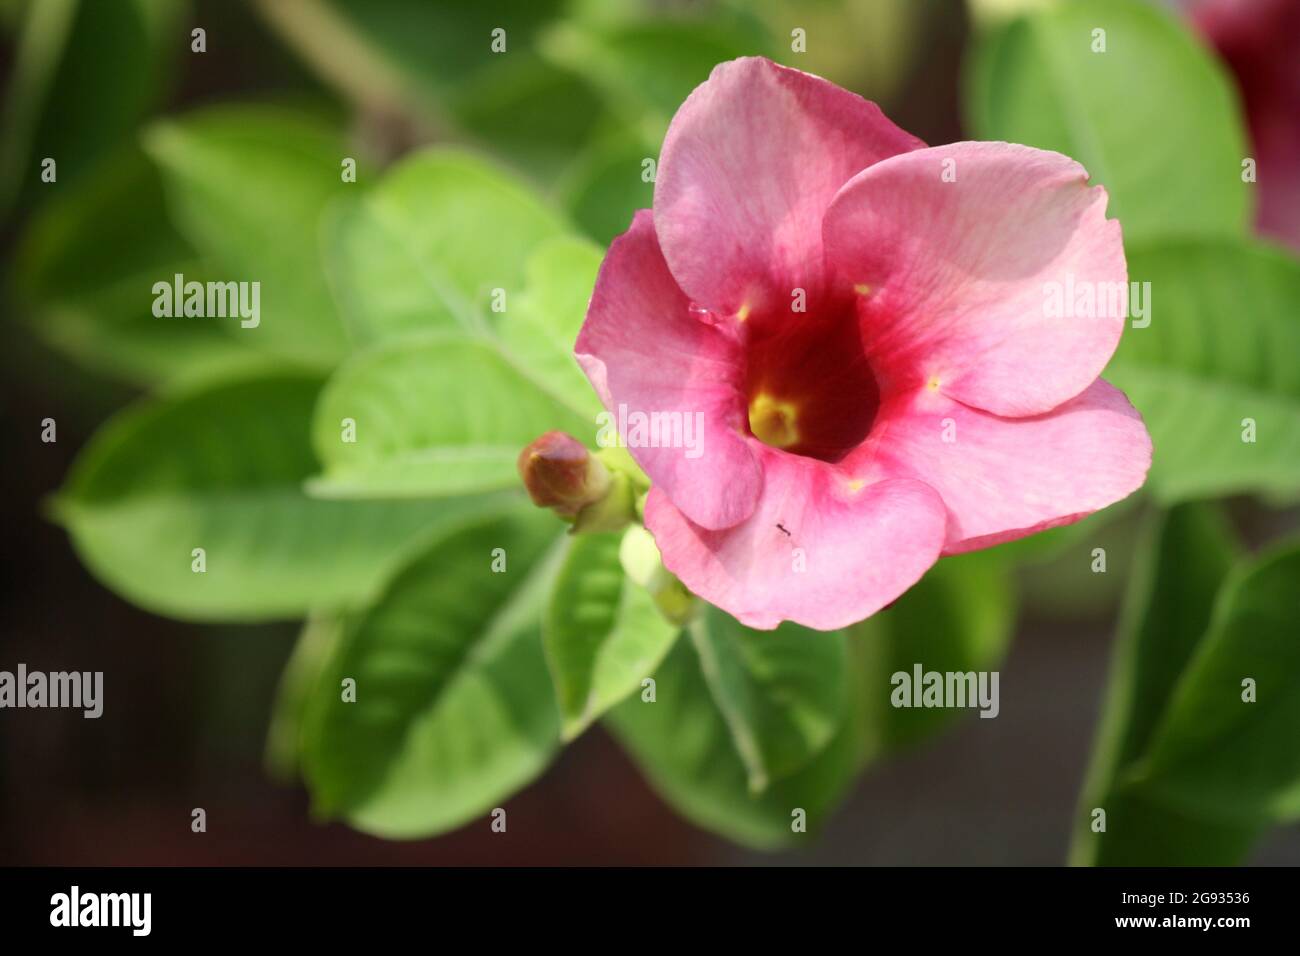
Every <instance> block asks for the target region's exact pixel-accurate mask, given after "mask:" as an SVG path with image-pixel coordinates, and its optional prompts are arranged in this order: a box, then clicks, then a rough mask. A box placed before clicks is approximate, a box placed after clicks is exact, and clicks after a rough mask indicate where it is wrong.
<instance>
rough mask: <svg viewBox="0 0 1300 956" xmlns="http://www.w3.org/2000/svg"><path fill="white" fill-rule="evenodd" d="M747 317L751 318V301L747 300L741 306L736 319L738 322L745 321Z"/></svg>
mask: <svg viewBox="0 0 1300 956" xmlns="http://www.w3.org/2000/svg"><path fill="white" fill-rule="evenodd" d="M747 318H749V303H748V302H746V303H745V304H744V305H742V306H741V307H740V311H739V312H737V313H736V320H737V321H738V322H744V321H745V320H746V319H747Z"/></svg>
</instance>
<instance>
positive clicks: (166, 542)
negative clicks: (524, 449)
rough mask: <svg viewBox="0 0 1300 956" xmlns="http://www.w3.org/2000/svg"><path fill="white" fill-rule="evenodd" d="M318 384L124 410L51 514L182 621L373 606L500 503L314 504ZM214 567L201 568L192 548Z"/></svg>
mask: <svg viewBox="0 0 1300 956" xmlns="http://www.w3.org/2000/svg"><path fill="white" fill-rule="evenodd" d="M319 388H320V383H319V381H318V380H316V379H314V378H311V377H297V376H292V375H283V374H281V375H276V376H267V377H263V378H253V379H247V380H234V381H230V382H223V383H222V384H219V385H214V386H211V387H208V388H205V389H203V390H201V391H195V392H186V393H183V394H175V395H171V396H168V397H167V398H165V399H162V400H157V401H152V402H148V403H145V404H143V405H140V406H138V407H135V408H131V409H128V410H127V411H125V412H122V413H121V414H120V415H118V416H117V417H116V418H114V419H112V420H111V421H110V422H109V423H108V425H106V426H105V427H104V428H103V429H102V430H101V431H100V432H99V433H98V434H97V435H96V436H95V438H94V439H93V440H92V441H91V443H90V444H89V445H88V446H87V448H86V449H85V450H84V451H82V453H81V455H80V457H79V458H78V460H77V462H76V464H75V466H74V467H73V470H72V474H71V475H70V477H69V478H68V481H67V484H66V485H65V487H64V488H63V490H62V491H60V493H59V495H58V497H57V499H56V501H55V503H54V513H55V515H56V517H57V518H58V519H59V520H60V521H61V522H62V523H63V524H64V525H65V526H66V527H67V529H68V532H69V534H70V535H71V537H72V542H73V544H74V545H75V547H76V549H77V551H78V553H79V554H80V556H81V559H82V560H83V561H84V562H85V564H86V566H87V567H89V568H90V570H91V571H92V572H93V573H94V574H95V575H96V576H97V577H98V578H99V579H100V580H101V581H103V582H104V583H105V584H106V585H107V586H108V587H110V588H112V589H113V590H114V591H117V592H118V593H119V594H121V595H123V596H124V597H126V598H128V599H130V600H132V601H134V602H135V603H136V604H139V605H140V606H142V607H144V608H147V609H149V610H151V611H155V612H157V613H160V614H167V615H171V616H173V617H180V618H186V619H194V620H231V621H252V620H263V619H273V618H292V617H300V616H302V615H304V614H305V613H307V612H308V611H310V610H322V611H325V610H329V609H332V608H341V607H350V606H357V605H360V604H364V603H365V602H367V601H368V600H370V599H371V598H372V597H373V596H374V594H375V593H376V591H377V589H378V587H379V586H380V584H381V583H382V581H383V580H384V578H385V577H386V575H387V574H388V572H389V571H390V570H391V569H392V568H393V567H394V566H395V565H396V563H398V562H399V561H400V560H401V559H402V558H403V557H404V554H405V552H406V551H407V550H409V549H410V548H411V547H412V546H413V545H415V544H418V542H419V541H420V540H421V539H422V538H423V537H424V536H425V535H427V534H429V533H431V532H432V531H433V530H434V529H436V527H438V526H439V525H440V524H442V523H444V522H446V521H449V520H453V519H460V518H463V517H464V516H465V515H466V513H467V512H472V510H473V509H476V508H478V507H484V508H487V507H489V506H491V507H496V508H499V507H500V506H501V505H500V503H499V502H493V501H491V500H489V499H486V498H485V499H481V500H480V499H476V501H475V502H472V503H464V502H461V503H457V506H456V507H454V508H453V507H451V506H450V505H447V504H444V503H440V502H425V501H421V502H409V503H408V502H379V501H360V502H353V501H318V500H313V499H311V498H308V497H307V496H306V495H305V494H304V492H303V490H302V484H303V481H304V480H305V479H306V478H307V477H308V476H310V475H311V474H312V473H313V472H314V471H315V470H316V462H315V458H314V456H313V455H312V450H311V445H310V441H309V438H308V422H309V421H310V416H311V412H312V408H313V405H314V403H315V401H316V396H317V393H318V391H319ZM196 548H202V549H203V551H204V555H203V557H204V564H205V567H206V570H205V571H203V572H202V573H199V572H196V571H195V570H193V568H194V561H195V560H196V557H195V555H194V553H193V552H194V549H196Z"/></svg>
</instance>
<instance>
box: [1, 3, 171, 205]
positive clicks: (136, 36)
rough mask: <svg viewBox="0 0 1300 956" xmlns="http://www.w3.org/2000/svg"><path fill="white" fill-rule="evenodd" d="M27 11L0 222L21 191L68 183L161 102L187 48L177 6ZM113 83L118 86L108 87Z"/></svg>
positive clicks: (11, 89)
mask: <svg viewBox="0 0 1300 956" xmlns="http://www.w3.org/2000/svg"><path fill="white" fill-rule="evenodd" d="M26 6H27V11H26V16H25V21H24V23H23V28H22V32H21V36H20V38H19V40H18V44H17V50H16V54H15V56H14V70H13V73H12V75H11V76H10V83H9V86H8V95H7V96H6V99H5V104H4V114H3V119H2V120H0V217H3V215H4V214H5V213H7V212H8V209H9V205H10V203H11V202H13V201H14V200H15V199H16V198H18V195H19V193H20V192H25V194H26V198H28V199H31V198H34V197H35V196H36V195H38V194H39V192H40V191H44V190H50V189H54V188H57V187H56V186H54V185H52V184H47V183H42V182H41V179H40V175H41V167H40V163H41V161H42V160H44V159H45V158H47V157H48V158H50V159H53V160H54V161H55V162H56V163H57V173H58V180H57V184H58V186H68V185H72V184H73V183H74V182H75V181H77V180H78V179H79V178H80V177H81V176H82V175H83V174H84V173H86V172H87V171H88V170H90V169H91V168H93V167H94V166H95V165H97V163H98V162H99V160H100V158H101V157H103V156H104V155H106V154H108V153H109V152H110V151H111V150H113V148H114V147H115V146H116V145H117V144H118V143H119V142H121V141H122V139H123V138H124V137H127V136H129V135H130V134H131V131H132V130H133V129H134V127H135V126H136V124H137V123H139V122H140V120H141V119H143V118H144V116H145V115H146V114H147V113H148V111H149V110H150V109H151V108H153V107H154V106H155V105H156V104H157V103H158V102H159V101H160V100H161V98H162V93H163V90H164V87H165V86H166V85H167V84H168V81H169V79H170V77H171V74H172V72H173V69H172V68H173V66H174V63H175V61H176V57H177V54H178V53H179V52H180V51H181V50H182V49H183V47H182V46H181V44H180V43H179V42H178V38H177V35H176V27H177V26H178V25H179V22H180V20H181V19H182V17H183V16H184V14H185V11H186V8H187V6H188V4H185V3H182V2H176V0H120V2H117V3H99V2H95V0H83V2H76V0H42V2H39V3H29V4H27V5H26ZM106 76H111V77H112V82H105V77H106Z"/></svg>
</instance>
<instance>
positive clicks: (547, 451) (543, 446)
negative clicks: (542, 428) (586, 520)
mask: <svg viewBox="0 0 1300 956" xmlns="http://www.w3.org/2000/svg"><path fill="white" fill-rule="evenodd" d="M519 477H521V478H522V479H523V480H524V487H525V488H527V489H528V494H529V496H530V497H531V498H532V499H533V504H535V505H537V506H538V507H540V508H553V509H554V510H555V512H556V513H557V514H560V515H563V516H564V517H566V518H574V517H576V516H577V515H578V512H580V511H582V509H583V508H585V507H587V506H588V505H590V504H593V503H595V502H597V501H600V500H601V499H603V498H604V497H605V496H606V495H607V494H608V492H609V488H610V484H611V479H610V474H609V469H607V468H606V467H605V466H604V464H602V463H601V461H600V460H599V459H597V458H596V457H594V456H593V455H592V454H591V453H590V452H588V451H587V448H586V446H585V445H583V444H582V442H580V441H578V439H576V438H574V437H573V436H571V435H566V434H565V433H564V432H559V431H550V432H547V433H546V434H545V435H542V436H541V437H540V438H538V439H536V440H535V441H533V442H532V444H530V445H528V446H527V447H526V448H525V449H524V450H523V451H521V452H520V453H519Z"/></svg>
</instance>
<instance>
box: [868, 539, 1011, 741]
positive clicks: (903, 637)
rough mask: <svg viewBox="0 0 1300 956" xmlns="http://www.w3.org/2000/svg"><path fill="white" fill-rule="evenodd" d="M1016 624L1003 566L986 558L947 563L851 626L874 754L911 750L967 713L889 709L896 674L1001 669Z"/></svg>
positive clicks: (972, 556)
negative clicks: (914, 671)
mask: <svg viewBox="0 0 1300 956" xmlns="http://www.w3.org/2000/svg"><path fill="white" fill-rule="evenodd" d="M1014 627H1015V600H1014V594H1013V591H1012V588H1011V582H1010V580H1009V578H1008V575H1007V572H1006V569H1005V565H1004V564H1003V562H1001V561H999V560H997V559H996V558H994V557H992V556H990V555H985V554H970V555H959V556H956V557H950V558H944V559H943V560H942V561H940V562H939V563H938V564H936V565H935V566H934V567H933V568H931V569H930V571H929V572H927V573H926V575H925V577H923V578H922V579H921V580H920V581H919V582H917V584H915V585H914V586H913V587H912V588H911V590H909V591H907V592H906V593H905V594H904V595H903V596H902V597H900V598H899V599H898V601H897V602H895V603H894V604H893V605H892V606H891V607H889V608H887V609H886V610H884V611H881V612H879V613H877V614H876V615H875V616H873V617H870V618H868V619H867V620H865V621H863V622H861V623H859V624H855V625H854V626H853V627H852V628H850V634H851V641H852V646H853V648H854V661H855V666H856V667H857V668H858V669H859V670H860V672H861V681H862V686H863V696H864V698H865V701H866V717H865V725H864V728H863V734H864V737H865V739H866V740H867V741H868V743H869V746H870V749H871V752H872V753H873V754H877V755H878V754H883V753H889V752H892V751H894V750H897V749H899V748H902V747H906V746H910V745H913V744H915V743H917V742H919V741H921V740H923V739H925V738H926V737H928V736H930V735H932V734H934V733H936V732H937V731H939V730H940V729H941V728H942V727H944V726H945V725H946V724H948V723H949V722H951V721H952V720H954V719H955V718H956V717H957V716H959V715H960V714H961V713H962V712H961V711H958V710H956V709H954V708H911V707H909V708H902V707H894V706H892V704H891V700H890V698H891V695H892V693H893V691H894V685H893V684H892V682H891V681H892V678H893V675H894V674H896V673H900V672H902V673H906V674H909V675H910V674H912V673H913V669H914V667H915V666H916V665H917V664H920V665H921V667H922V670H923V671H939V672H941V673H947V672H953V673H967V672H971V671H974V672H980V671H993V670H996V669H997V668H998V667H999V665H1000V663H1001V661H1002V658H1003V657H1004V656H1005V654H1006V651H1007V648H1008V646H1009V645H1010V642H1011V635H1012V632H1013V630H1014Z"/></svg>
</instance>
